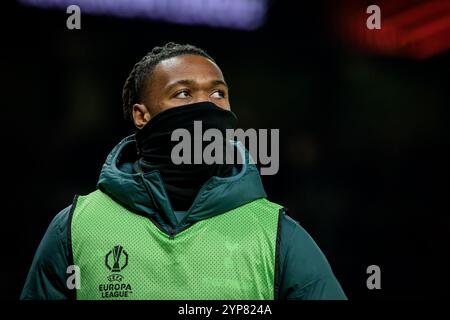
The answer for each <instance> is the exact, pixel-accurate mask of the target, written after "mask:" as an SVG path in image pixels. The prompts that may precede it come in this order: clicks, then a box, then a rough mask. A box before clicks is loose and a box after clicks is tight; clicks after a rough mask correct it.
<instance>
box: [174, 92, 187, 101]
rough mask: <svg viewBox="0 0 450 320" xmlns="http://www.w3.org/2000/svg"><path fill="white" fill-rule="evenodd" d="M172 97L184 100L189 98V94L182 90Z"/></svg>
mask: <svg viewBox="0 0 450 320" xmlns="http://www.w3.org/2000/svg"><path fill="white" fill-rule="evenodd" d="M174 97H175V98H180V99H186V98H189V97H190V94H189V91H188V90H182V91H179V92H177V93H176V94H175V96H174Z"/></svg>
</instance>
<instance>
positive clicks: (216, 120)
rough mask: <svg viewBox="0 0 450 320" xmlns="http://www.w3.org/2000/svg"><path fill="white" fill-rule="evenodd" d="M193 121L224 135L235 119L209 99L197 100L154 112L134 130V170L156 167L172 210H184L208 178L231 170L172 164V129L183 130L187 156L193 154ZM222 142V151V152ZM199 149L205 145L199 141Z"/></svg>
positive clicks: (210, 165) (198, 165)
mask: <svg viewBox="0 0 450 320" xmlns="http://www.w3.org/2000/svg"><path fill="white" fill-rule="evenodd" d="M194 121H201V125H202V132H204V131H206V130H208V129H218V130H220V131H221V132H222V134H223V137H225V130H226V129H235V127H236V124H237V118H236V116H235V114H234V113H233V112H231V111H227V110H224V109H222V108H219V107H218V106H216V105H215V104H214V103H211V102H199V103H194V104H189V105H183V106H180V107H174V108H171V109H167V110H165V111H162V112H160V113H158V114H157V115H156V116H155V117H153V118H152V119H150V121H149V122H148V123H147V124H146V125H145V126H144V127H143V128H142V129H140V130H137V132H136V144H137V150H138V161H137V162H136V164H135V166H136V167H137V168H136V169H137V170H138V171H143V172H149V171H153V170H158V171H159V172H160V174H161V177H162V179H163V181H164V185H165V188H166V191H167V193H168V196H169V199H170V202H171V204H172V208H173V210H175V211H186V210H188V209H189V208H190V206H191V205H192V202H193V201H194V198H195V196H196V195H197V193H198V191H199V190H200V188H201V187H202V185H203V184H204V183H205V182H206V181H207V180H208V179H209V178H211V177H213V176H219V177H227V176H230V175H231V173H232V169H233V165H232V164H225V163H224V164H216V163H213V164H205V163H204V162H203V161H202V163H201V164H193V161H191V164H184V163H182V164H178V165H176V164H174V163H173V161H172V159H171V153H172V149H173V147H174V146H176V145H177V144H178V143H179V141H171V136H172V132H173V131H174V130H176V129H186V130H187V131H189V133H190V135H191V139H192V140H191V155H192V158H193V157H194V152H193V151H194V149H193V146H194V143H200V142H197V141H195V142H194V141H193V139H194ZM223 141H224V149H223V150H224V152H225V151H226V146H225V144H226V143H227V142H226V139H223ZM201 143H202V151H203V149H204V147H205V145H206V144H208V143H210V142H203V141H202V142H201Z"/></svg>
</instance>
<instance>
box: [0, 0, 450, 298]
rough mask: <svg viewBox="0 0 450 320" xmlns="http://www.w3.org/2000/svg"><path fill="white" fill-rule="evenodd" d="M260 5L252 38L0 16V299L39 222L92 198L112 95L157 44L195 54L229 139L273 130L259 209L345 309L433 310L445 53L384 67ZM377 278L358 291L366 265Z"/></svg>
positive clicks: (443, 170)
mask: <svg viewBox="0 0 450 320" xmlns="http://www.w3.org/2000/svg"><path fill="white" fill-rule="evenodd" d="M296 2H297V1H292V2H290V3H291V4H289V5H288V4H286V2H284V1H283V3H284V4H283V3H281V2H273V3H272V6H271V7H270V9H269V16H268V21H267V23H266V24H265V25H264V26H263V27H262V28H260V29H258V30H256V31H237V30H227V29H218V28H208V27H200V26H197V27H193V26H185V25H174V24H168V23H158V22H151V21H144V20H126V19H119V18H112V17H104V16H92V15H83V14H82V29H81V30H72V31H71V30H68V29H67V28H66V19H67V17H68V15H67V14H66V13H65V12H64V11H57V10H47V11H46V10H40V9H33V8H29V7H22V6H19V5H12V6H11V7H4V11H3V12H2V13H3V14H2V18H1V25H0V27H1V41H2V48H1V59H0V70H1V88H2V91H3V93H2V96H1V100H0V101H1V112H2V113H1V119H2V146H1V147H2V153H1V155H2V157H1V158H2V187H3V188H2V190H3V191H2V210H1V212H2V215H1V218H0V219H1V226H2V228H1V233H2V245H1V247H2V254H1V257H2V258H1V269H0V272H1V274H0V276H1V279H2V282H1V283H2V284H1V287H2V290H1V291H0V292H1V293H0V295H1V297H2V298H4V299H17V298H18V297H19V295H20V291H21V288H22V286H23V284H24V281H25V277H26V274H27V272H28V269H29V267H30V264H31V261H32V258H33V254H34V252H35V250H36V248H37V246H38V244H39V241H40V239H41V238H42V236H43V234H44V232H45V230H46V228H47V226H48V224H49V223H50V221H51V219H52V218H53V217H54V215H56V214H57V213H58V212H59V211H60V210H61V209H63V208H64V207H66V206H68V205H69V204H70V203H71V201H72V198H73V196H74V194H87V193H89V192H90V191H92V190H93V189H94V188H95V185H96V182H97V178H98V174H99V172H100V169H101V166H102V164H103V161H104V160H105V158H106V156H107V154H108V153H109V151H110V150H111V148H112V147H113V146H114V145H115V144H116V143H117V142H118V141H120V140H121V139H122V138H123V137H124V136H125V135H128V134H130V133H131V132H132V130H133V127H132V125H131V124H130V123H127V122H125V121H124V120H123V118H122V110H121V91H122V86H123V83H124V81H125V79H126V77H127V76H128V73H129V71H130V70H131V68H132V66H133V64H134V63H135V62H137V61H138V60H139V59H140V58H141V57H142V56H143V55H144V54H145V53H147V52H148V51H150V50H151V49H152V48H153V47H154V46H155V45H162V44H164V43H166V42H168V41H175V42H179V43H191V44H194V45H197V46H199V47H201V48H204V49H205V50H207V52H208V53H210V54H211V55H212V56H213V57H214V58H215V60H216V61H217V62H218V64H219V65H220V66H221V68H222V70H223V72H224V75H225V78H226V80H227V82H228V83H229V85H230V87H231V105H232V108H233V111H234V112H235V113H236V114H237V115H238V117H239V118H240V126H241V127H243V128H250V127H252V128H279V129H280V158H281V159H280V170H279V173H278V174H277V175H275V176H264V177H263V182H264V184H265V188H266V191H267V193H268V195H269V199H270V200H272V201H275V202H278V203H281V204H283V205H285V206H286V207H288V208H289V212H290V215H291V216H292V217H294V218H295V219H296V220H298V221H299V222H300V223H301V224H302V226H303V227H304V228H305V229H306V230H307V231H308V232H309V233H310V234H311V235H312V237H313V238H314V239H315V240H316V242H317V243H318V245H319V246H320V248H321V249H322V250H323V252H324V253H325V255H326V256H327V258H328V259H329V262H330V264H331V266H332V268H333V270H334V272H335V274H336V276H337V278H338V279H339V281H340V282H341V284H342V286H343V288H344V290H345V292H346V294H347V295H348V297H349V298H350V299H406V298H436V297H442V296H444V295H445V294H446V292H447V288H448V286H449V280H448V278H449V276H450V275H449V271H448V270H449V263H448V259H447V255H448V253H449V250H448V247H449V246H448V244H449V241H448V234H449V231H450V228H449V220H448V211H449V210H448V206H447V201H448V200H447V199H448V183H449V179H448V178H449V175H448V173H449V172H448V163H449V161H448V160H449V158H448V156H447V142H448V140H447V137H448V124H447V119H448V118H449V117H448V115H449V112H448V107H449V105H450V104H449V102H450V94H449V89H450V86H449V80H448V79H449V75H450V52H448V51H447V52H443V53H440V54H438V55H435V56H433V57H430V58H428V59H424V60H412V59H405V58H400V57H396V58H392V57H390V58H389V57H382V56H377V55H371V54H367V53H363V52H361V51H358V50H354V49H351V48H350V47H348V46H345V45H342V44H340V42H339V41H338V40H337V38H336V37H335V36H334V34H333V32H331V30H330V29H331V26H330V24H329V23H328V20H327V17H329V15H330V11H329V6H328V3H326V2H321V1H317V2H314V3H302V4H298V5H296V6H295V7H294V5H293V3H296ZM372 264H375V265H379V266H380V268H381V286H382V289H381V290H372V291H371V290H368V289H367V287H366V279H367V277H368V275H367V274H366V268H367V267H368V266H369V265H372Z"/></svg>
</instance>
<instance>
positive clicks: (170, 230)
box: [169, 227, 175, 240]
mask: <svg viewBox="0 0 450 320" xmlns="http://www.w3.org/2000/svg"><path fill="white" fill-rule="evenodd" d="M169 239H170V240H173V239H175V229H174V228H172V227H169Z"/></svg>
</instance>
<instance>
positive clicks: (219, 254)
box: [71, 190, 281, 300]
mask: <svg viewBox="0 0 450 320" xmlns="http://www.w3.org/2000/svg"><path fill="white" fill-rule="evenodd" d="M74 205H76V207H75V210H74V211H73V215H72V221H71V243H72V253H73V260H74V264H75V265H78V266H79V268H80V279H81V288H80V289H78V290H77V292H76V294H77V299H133V300H139V299H152V300H158V299H165V300H173V299H180V300H197V299H202V300H203V299H205V300H208V299H211V300H213V299H224V300H228V299H273V298H274V276H275V270H274V269H275V250H276V238H277V229H278V217H279V209H280V208H281V206H279V205H277V204H274V203H271V202H269V201H268V200H266V199H263V198H261V199H257V200H255V201H253V202H250V203H248V204H246V205H243V206H241V207H239V208H236V209H233V210H230V211H228V212H225V213H223V214H220V215H217V216H214V217H211V218H208V219H206V220H202V221H199V222H197V223H195V224H193V225H192V226H190V227H189V228H188V229H186V230H184V231H182V232H180V233H178V234H176V235H175V236H174V237H169V235H167V234H165V233H164V232H162V231H161V230H160V229H159V228H158V227H157V226H156V225H155V224H154V223H153V222H152V221H151V220H150V219H148V218H146V217H144V216H140V215H137V214H135V213H133V212H131V211H129V210H127V209H126V208H124V207H123V206H121V205H120V204H118V203H117V202H115V201H114V200H113V199H112V198H110V197H109V196H108V195H107V194H105V193H103V192H101V191H100V190H97V191H94V192H92V193H91V194H89V195H87V196H80V197H78V199H77V201H76V204H74Z"/></svg>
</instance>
